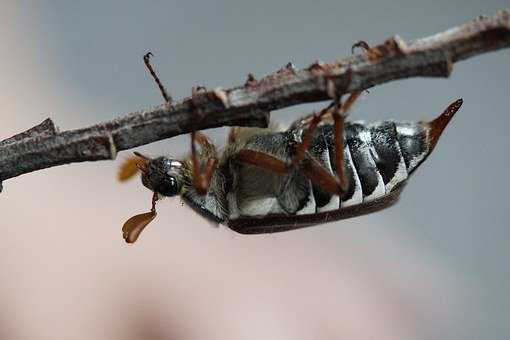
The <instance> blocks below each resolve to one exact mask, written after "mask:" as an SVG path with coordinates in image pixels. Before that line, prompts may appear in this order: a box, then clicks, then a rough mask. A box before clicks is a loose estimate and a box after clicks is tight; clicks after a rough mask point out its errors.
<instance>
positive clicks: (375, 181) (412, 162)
mask: <svg viewBox="0 0 510 340" xmlns="http://www.w3.org/2000/svg"><path fill="white" fill-rule="evenodd" d="M344 145H345V147H344V155H345V157H344V158H345V166H346V174H347V178H348V180H349V189H348V192H347V193H346V194H345V195H344V197H343V198H342V199H341V200H340V198H339V197H338V196H332V195H330V194H328V193H327V192H325V191H324V190H323V189H322V188H320V187H318V186H317V185H313V186H312V192H311V193H310V194H311V197H310V200H309V204H308V205H307V207H305V208H304V209H306V208H307V210H306V213H310V212H311V211H310V210H311V208H312V206H315V212H324V211H331V210H335V209H341V208H342V207H346V206H351V205H357V204H362V203H366V202H371V201H373V200H375V199H377V198H380V197H382V196H384V195H386V194H389V193H390V192H391V191H392V190H393V189H394V188H395V187H396V186H397V185H398V184H400V183H402V182H404V181H406V179H407V177H408V176H409V174H410V173H411V172H412V171H413V170H414V169H416V167H417V166H418V165H419V163H420V162H421V161H423V160H424V159H425V157H426V155H427V153H428V147H427V131H426V129H425V127H424V126H423V125H422V124H421V123H398V122H393V121H385V122H379V123H374V124H370V125H366V124H364V123H361V122H352V123H350V122H349V123H346V125H345V132H344ZM309 152H310V153H311V154H312V155H313V156H314V157H315V158H316V159H317V160H318V161H319V162H320V163H321V164H322V165H323V166H324V167H326V168H327V169H329V170H330V171H333V172H334V173H335V174H336V172H337V164H336V162H335V159H336V156H335V155H336V150H335V139H334V127H333V126H332V125H323V126H320V127H319V128H318V129H317V132H316V134H315V136H314V140H313V142H312V144H311V147H310V149H309ZM303 213H305V212H304V211H303V209H302V210H301V211H298V212H297V214H303Z"/></svg>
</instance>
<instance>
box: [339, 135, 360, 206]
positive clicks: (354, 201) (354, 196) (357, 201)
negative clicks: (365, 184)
mask: <svg viewBox="0 0 510 340" xmlns="http://www.w3.org/2000/svg"><path fill="white" fill-rule="evenodd" d="M346 145H347V144H346ZM345 151H346V152H345V162H346V163H348V164H349V165H350V167H351V169H352V175H353V177H354V183H355V186H354V193H353V194H352V197H351V198H349V199H348V200H347V201H342V203H341V207H340V208H342V207H348V206H351V205H356V204H361V203H363V190H362V188H361V181H360V180H359V177H358V172H357V171H356V167H355V166H354V162H353V161H352V157H351V150H350V149H349V147H348V146H346V147H345ZM337 197H338V196H337Z"/></svg>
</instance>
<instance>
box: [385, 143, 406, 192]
mask: <svg viewBox="0 0 510 340" xmlns="http://www.w3.org/2000/svg"><path fill="white" fill-rule="evenodd" d="M395 145H396V146H397V149H398V153H399V154H400V160H399V161H398V167H397V171H395V173H394V174H393V177H392V178H391V180H390V181H389V182H388V183H386V193H390V192H391V190H392V189H393V188H394V187H395V186H396V185H397V184H400V183H402V182H403V181H405V180H406V179H407V176H408V174H407V168H406V162H405V161H404V156H403V155H402V150H401V149H400V144H399V143H398V141H396V142H395Z"/></svg>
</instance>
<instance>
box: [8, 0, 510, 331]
mask: <svg viewBox="0 0 510 340" xmlns="http://www.w3.org/2000/svg"><path fill="white" fill-rule="evenodd" d="M509 5H510V4H509V3H508V1H507V0H499V1H498V0H486V1H483V2H482V1H466V0H450V1H422V0H412V1H409V0H406V1H404V0H395V1H375V0H345V1H334V0H331V1H315V2H311V1H296V0H294V1H290V0H288V1H268V0H258V1H244V2H242V1H214V2H213V1H210V2H206V1H204V2H202V3H200V2H198V1H186V2H183V1H180V2H177V1H165V2H163V1H147V2H141V1H109V2H103V1H96V0H94V1H87V2H85V1H83V2H79V3H78V2H67V1H52V2H45V3H43V2H38V1H32V2H31V1H24V2H18V1H8V0H7V1H6V0H2V1H1V5H0V7H1V8H0V30H1V37H2V43H1V44H0V118H1V123H0V139H2V138H7V137H9V136H11V135H13V134H16V133H19V132H21V131H23V130H26V129H27V128H29V127H32V126H33V125H35V124H38V123H40V122H41V121H42V120H43V119H45V118H46V117H51V118H53V120H54V121H55V122H56V123H57V125H58V126H59V127H60V128H61V129H72V128H78V127H83V126H87V125H90V124H94V123H96V122H99V121H104V120H109V119H112V118H114V117H117V116H119V115H122V114H126V113H129V112H133V111H136V110H139V109H143V108H148V107H151V106H153V105H158V104H160V103H162V98H161V97H160V94H159V92H158V90H157V88H156V86H155V85H154V84H153V82H152V80H151V79H150V77H149V75H148V74H147V72H146V70H145V68H144V66H143V62H142V56H143V54H144V53H146V52H147V51H152V52H153V53H154V55H155V57H154V59H153V63H154V65H155V67H156V69H157V71H158V72H159V74H160V77H161V78H162V79H163V81H164V83H165V84H166V86H167V88H168V90H169V92H170V93H171V94H172V95H173V96H174V98H176V99H179V98H182V97H184V96H188V95H189V94H190V89H191V87H192V86H193V85H205V86H207V87H210V88H211V87H216V86H223V87H231V86H234V85H238V84H242V83H243V82H244V80H245V77H246V74H247V73H248V72H252V73H254V74H255V75H256V76H257V77H262V76H264V75H266V74H268V73H271V72H274V71H275V70H277V69H278V68H280V67H281V66H283V65H285V64H286V63H287V62H289V61H292V62H294V64H295V65H296V66H297V67H300V68H301V67H306V66H307V65H309V64H310V63H311V62H313V61H314V60H316V59H322V60H325V61H327V60H332V59H336V58H341V57H345V56H348V55H349V54H350V47H351V45H352V44H353V43H354V42H356V41H358V40H361V39H363V40H366V41H367V42H368V43H370V44H377V43H379V42H382V41H384V40H385V39H386V38H387V37H389V36H391V35H393V34H399V35H401V36H402V37H403V38H405V39H414V38H419V37H422V36H426V35H429V34H433V33H436V32H438V31H441V30H444V29H447V28H449V27H452V26H455V25H457V24H461V23H463V22H465V21H467V20H470V19H472V18H474V17H475V16H478V15H481V14H487V15H492V14H494V13H495V12H496V10H498V9H502V8H505V7H509ZM509 61H510V51H508V50H504V51H500V52H498V53H493V54H487V55H482V56H479V57H477V58H474V59H470V60H468V61H464V62H461V63H459V64H456V65H455V67H454V72H453V74H452V76H451V78H450V79H447V80H445V79H410V80H404V81H398V82H392V83H389V84H385V85H382V86H379V87H376V88H373V89H371V90H370V93H369V94H366V95H364V96H363V97H362V99H361V100H360V101H359V103H358V105H357V106H356V108H355V110H354V111H353V113H352V117H353V118H354V119H365V120H368V121H372V120H373V121H375V120H382V119H388V118H395V119H399V120H421V119H424V120H429V119H431V118H433V117H435V116H436V115H437V114H438V113H440V112H442V110H443V109H444V108H445V107H446V106H447V105H448V104H449V103H450V102H452V101H453V100H454V99H456V98H458V97H463V98H464V106H463V107H462V109H461V111H460V112H459V113H458V115H457V116H456V117H455V119H454V120H453V122H452V123H451V125H450V126H449V128H448V129H447V131H446V132H445V134H444V135H443V137H442V140H441V141H440V143H439V144H438V147H437V148H436V150H435V152H434V153H433V154H432V156H431V157H430V158H429V160H428V161H427V162H426V164H424V165H423V166H422V167H421V168H420V169H419V171H418V172H417V173H416V174H415V176H414V177H413V178H412V180H411V182H410V183H409V185H408V186H407V188H406V190H405V192H404V194H403V196H402V200H401V201H400V203H399V204H398V205H397V206H395V207H393V208H391V209H388V210H386V211H383V212H379V213H376V214H373V215H369V216H365V217H359V218H356V219H351V220H346V221H341V222H337V223H331V224H327V225H323V226H318V227H315V228H308V229H303V230H298V231H293V232H288V233H282V234H273V235H258V236H243V235H239V234H236V233H234V232H233V231H230V230H229V229H227V228H225V227H219V228H216V227H213V226H211V225H210V224H209V223H207V222H206V221H204V220H203V219H202V218H201V217H199V216H197V215H196V214H195V213H193V212H192V211H191V210H190V209H188V208H186V207H182V206H181V204H180V202H179V200H178V199H174V200H172V199H168V200H166V201H164V202H162V203H160V204H159V215H158V218H157V219H156V220H155V221H154V222H153V223H152V224H151V225H150V226H149V227H148V228H147V229H146V230H145V232H144V233H143V234H142V236H141V238H140V240H139V241H138V242H137V243H136V244H134V245H127V244H125V243H124V241H123V240H122V236H121V226H122V224H123V222H124V221H125V220H126V219H127V218H128V217H130V216H132V215H134V214H136V213H140V212H144V211H146V210H147V209H148V207H149V205H150V197H151V193H150V192H148V191H147V190H146V189H144V188H143V187H142V186H141V185H140V183H139V181H138V180H133V181H131V182H129V183H127V184H120V183H118V182H117V181H116V172H117V168H118V165H119V164H120V163H121V161H122V159H124V158H125V157H127V156H128V155H129V153H128V152H124V153H121V154H120V155H119V156H118V158H117V160H116V161H115V162H108V161H105V162H93V163H81V164H72V165H68V166H62V167H56V168H51V169H47V170H44V171H39V172H35V173H32V174H27V175H24V176H21V177H19V178H15V179H11V180H8V181H5V182H4V192H2V194H1V195H0V221H1V222H0V231H1V233H2V237H3V238H2V241H1V242H0V305H1V306H2V308H1V309H0V338H1V339H98V340H99V339H133V340H134V339H210V340H213V339H223V340H225V339H294V340H295V339H340V338H342V339H508V338H509V336H510V324H509V322H508V321H509V320H508V319H509V317H508V316H509V311H510V284H509V282H508V281H509V279H510V266H508V258H509V257H510V248H509V247H508V244H507V243H508V240H509V239H510V230H509V228H508V224H509V223H508V220H507V219H508V216H507V214H506V212H507V211H506V210H507V209H508V192H509V191H510V182H509V181H508V167H509V165H510V163H509V160H508V150H509V147H510V134H509V133H508V123H509V122H510V118H509V111H508V103H507V101H508V88H509V87H508V79H509V78H510V67H509ZM319 107H321V104H320V103H317V104H315V105H303V106H299V107H293V108H290V109H287V110H283V111H279V112H275V113H273V117H274V118H276V119H277V120H279V121H281V122H290V121H291V120H292V119H293V118H295V117H297V115H299V114H302V113H304V112H308V111H310V110H312V109H313V108H319ZM208 133H209V134H210V135H211V136H213V138H214V139H215V141H217V142H218V143H219V144H222V143H223V140H224V138H225V130H223V129H216V130H211V131H208ZM137 150H139V151H143V152H145V153H147V154H149V155H159V154H172V155H175V156H180V155H182V154H184V153H186V152H187V151H188V150H189V137H188V136H180V137H177V138H173V139H171V140H166V141H161V142H158V143H154V144H151V145H147V146H144V147H140V148H138V149H137Z"/></svg>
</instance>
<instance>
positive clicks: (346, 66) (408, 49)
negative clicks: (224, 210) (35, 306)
mask: <svg viewBox="0 0 510 340" xmlns="http://www.w3.org/2000/svg"><path fill="white" fill-rule="evenodd" d="M509 46H510V12H509V11H500V12H498V13H496V15H494V16H492V17H485V16H483V17H482V16H481V17H478V18H476V19H474V20H472V21H470V22H468V23H465V24H463V25H461V26H458V27H455V28H452V29H449V30H447V31H444V32H441V33H438V34H435V35H433V36H429V37H426V38H422V39H418V40H415V41H411V42H405V41H404V40H402V39H401V38H400V37H398V36H394V37H392V38H390V39H388V40H387V41H386V42H385V43H383V44H381V45H378V46H375V47H374V48H372V49H371V50H370V52H369V53H366V54H363V55H357V56H351V57H349V58H345V59H342V60H338V61H334V62H331V63H327V64H323V63H315V64H313V65H311V66H310V67H308V68H306V69H302V70H296V69H294V68H293V67H292V65H290V64H289V65H288V66H287V67H284V68H282V69H281V70H279V71H278V72H276V73H274V74H271V75H269V76H266V77H264V78H262V79H260V80H258V81H257V80H255V79H254V78H253V77H252V76H250V77H249V78H248V81H247V82H246V84H244V85H243V86H239V87H235V88H231V89H221V88H216V89H214V90H211V91H202V92H199V93H197V94H195V95H193V96H191V97H189V98H185V99H183V100H182V101H180V102H178V103H175V104H172V105H169V104H164V105H161V106H158V107H155V108H152V109H149V110H144V111H140V112H135V113H131V114H128V115H126V116H123V117H120V118H117V119H114V120H112V121H108V122H104V123H99V124H96V125H92V126H89V127H86V128H82V129H77V130H69V131H62V132H58V129H57V128H56V127H55V125H54V123H53V122H52V121H51V120H50V119H47V120H45V121H44V122H43V123H41V124H39V125H37V126H35V127H33V128H31V129H29V130H27V131H25V132H23V133H20V134H18V135H15V136H13V137H11V138H8V139H6V140H4V141H1V142H0V165H1V166H0V167H1V168H0V191H1V188H2V186H1V181H2V180H5V179H8V178H12V177H15V176H19V175H22V174H25V173H28V172H31V171H35V170H40V169H44V168H49V167H52V166H56V165H62V164H67V163H73V162H84V161H97V160H104V159H115V157H116V154H117V152H118V151H121V150H127V149H131V148H134V147H137V146H140V145H144V144H148V143H151V142H155V141H158V140H161V139H165V138H169V137H173V136H177V135H180V134H185V133H189V132H191V131H194V130H203V129H208V128H213V127H219V126H257V127H265V126H267V124H268V121H269V113H270V112H271V111H273V110H277V109H281V108H285V107H289V106H293V105H297V104H302V103H310V102H317V101H322V100H326V99H329V98H330V97H329V95H328V93H330V92H331V88H334V89H335V90H336V91H337V92H338V93H340V94H344V93H349V92H353V91H356V90H364V89H367V88H369V87H372V86H375V85H378V84H382V83H386V82H389V81H392V80H396V79H403V78H409V77H448V76H449V75H450V73H451V71H452V66H453V64H454V63H455V62H457V61H459V60H463V59H467V58H470V57H472V56H475V55H478V54H482V53H486V52H489V51H494V50H498V49H502V48H506V47H509ZM333 85H334V86H333Z"/></svg>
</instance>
